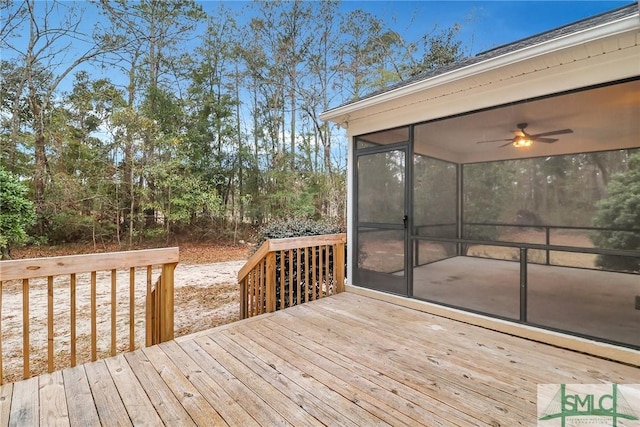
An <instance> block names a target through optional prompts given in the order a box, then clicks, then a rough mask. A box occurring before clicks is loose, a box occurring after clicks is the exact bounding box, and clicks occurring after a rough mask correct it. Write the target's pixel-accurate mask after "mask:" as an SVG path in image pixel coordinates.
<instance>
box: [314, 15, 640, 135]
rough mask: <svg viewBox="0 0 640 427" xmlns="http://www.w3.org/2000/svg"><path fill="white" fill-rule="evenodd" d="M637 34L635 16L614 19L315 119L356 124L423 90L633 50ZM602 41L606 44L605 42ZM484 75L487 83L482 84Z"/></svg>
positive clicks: (442, 91) (445, 89)
mask: <svg viewBox="0 0 640 427" xmlns="http://www.w3.org/2000/svg"><path fill="white" fill-rule="evenodd" d="M639 30H640V16H639V15H638V14H637V13H636V14H634V15H631V16H627V17H625V18H622V19H620V20H618V21H613V22H609V23H606V24H602V25H599V26H595V27H593V28H589V29H586V30H582V31H578V32H575V33H571V34H568V35H566V36H562V37H559V38H556V39H553V40H549V41H546V42H542V43H539V44H537V45H533V46H529V47H526V48H523V49H520V50H517V51H514V52H509V53H506V54H504V55H502V56H498V57H494V58H490V59H487V60H485V61H481V62H478V63H475V64H472V65H469V66H466V67H462V68H457V69H454V70H452V71H449V72H445V73H443V74H439V75H436V76H434V77H431V78H427V79H425V80H420V81H417V82H415V83H411V84H408V85H406V86H403V87H400V88H398V89H395V90H391V91H389V92H384V93H381V94H379V95H375V96H372V97H370V98H366V99H363V100H361V101H356V102H353V103H351V104H347V105H344V106H342V107H338V108H335V109H332V110H329V111H326V112H324V113H322V114H321V115H320V118H321V119H322V120H328V121H333V122H335V123H338V124H347V125H348V123H349V121H353V120H357V119H358V117H359V116H360V115H361V114H362V113H364V110H368V111H369V114H367V115H371V113H372V112H373V111H374V110H377V111H378V112H381V111H384V106H383V105H382V104H393V105H394V106H395V107H394V109H398V106H400V105H402V101H401V99H402V98H407V97H412V96H414V97H415V96H416V95H417V94H419V93H421V92H425V91H429V92H430V94H433V95H435V96H436V97H438V96H439V97H443V96H447V95H448V94H452V93H455V92H461V91H463V90H464V89H465V88H469V87H473V86H475V85H477V84H484V85H486V84H491V83H492V82H495V84H496V85H498V84H500V81H501V79H505V78H506V79H508V78H510V76H511V77H513V76H514V75H526V74H528V73H533V72H536V71H538V70H540V69H544V68H548V67H550V66H554V65H556V64H559V65H562V64H564V63H570V62H572V61H575V60H576V55H577V56H578V58H580V57H582V58H584V59H588V58H590V57H591V55H593V54H594V52H593V50H594V49H595V50H596V52H597V53H595V54H597V55H603V54H606V53H608V52H615V51H619V50H620V49H625V48H629V47H633V46H637V45H638V39H639V38H640V32H639ZM625 33H626V34H625ZM607 38H609V39H610V40H605V39H607ZM598 42H601V43H598ZM570 51H571V53H569V52H570ZM636 52H637V50H636ZM633 54H634V53H633V52H632V55H633ZM603 56H606V55H603ZM552 58H553V59H552ZM637 63H638V65H637V67H636V70H635V71H636V73H639V74H640V60H639V61H637ZM612 71H615V70H612ZM489 76H491V79H492V80H491V81H487V77H489ZM624 77H628V76H622V77H614V79H615V78H624ZM566 83H567V85H568V86H567V88H565V90H568V89H574V88H575V87H572V86H570V85H571V83H572V82H571V81H567V82H566ZM430 97H431V96H430ZM515 100H516V99H514V101H515ZM467 107H468V106H467ZM471 109H473V108H466V110H467V111H469V110H471ZM373 114H375V113H373ZM398 124H399V123H398Z"/></svg>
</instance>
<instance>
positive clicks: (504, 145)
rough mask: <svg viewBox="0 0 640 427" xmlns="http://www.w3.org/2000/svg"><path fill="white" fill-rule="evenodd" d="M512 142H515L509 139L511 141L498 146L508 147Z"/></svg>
mask: <svg viewBox="0 0 640 427" xmlns="http://www.w3.org/2000/svg"><path fill="white" fill-rule="evenodd" d="M511 144H513V141H512V140H509V142H507V143H506V144H502V145H500V146H499V147H498V148H503V147H506V146H507V145H511Z"/></svg>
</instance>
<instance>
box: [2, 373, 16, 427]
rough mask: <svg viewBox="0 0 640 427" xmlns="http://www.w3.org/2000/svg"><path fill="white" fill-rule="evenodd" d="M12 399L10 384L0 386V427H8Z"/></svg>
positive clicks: (11, 385)
mask: <svg viewBox="0 0 640 427" xmlns="http://www.w3.org/2000/svg"><path fill="white" fill-rule="evenodd" d="M12 397H13V384H12V383H9V384H5V385H3V386H0V427H7V426H8V425H9V414H10V412H11V399H12Z"/></svg>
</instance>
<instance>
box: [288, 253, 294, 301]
mask: <svg viewBox="0 0 640 427" xmlns="http://www.w3.org/2000/svg"><path fill="white" fill-rule="evenodd" d="M289 307H293V250H292V249H289Z"/></svg>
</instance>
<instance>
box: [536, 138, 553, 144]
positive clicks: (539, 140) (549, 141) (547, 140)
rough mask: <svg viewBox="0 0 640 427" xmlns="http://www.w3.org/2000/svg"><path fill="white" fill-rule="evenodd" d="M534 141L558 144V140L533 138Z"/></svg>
mask: <svg viewBox="0 0 640 427" xmlns="http://www.w3.org/2000/svg"><path fill="white" fill-rule="evenodd" d="M531 140H532V141H535V142H544V143H546V144H553V143H554V142H556V141H557V140H558V139H557V138H555V139H554V138H531Z"/></svg>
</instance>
